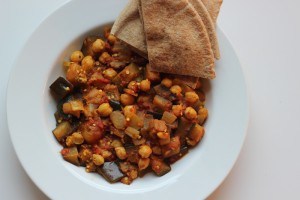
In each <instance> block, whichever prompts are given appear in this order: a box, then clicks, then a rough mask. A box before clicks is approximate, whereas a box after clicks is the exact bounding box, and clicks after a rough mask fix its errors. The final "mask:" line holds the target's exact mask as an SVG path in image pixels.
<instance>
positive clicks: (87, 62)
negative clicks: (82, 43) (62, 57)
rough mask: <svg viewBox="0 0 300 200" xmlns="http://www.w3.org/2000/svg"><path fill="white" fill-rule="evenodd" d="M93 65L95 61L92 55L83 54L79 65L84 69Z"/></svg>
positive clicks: (88, 68) (86, 69)
mask: <svg viewBox="0 0 300 200" xmlns="http://www.w3.org/2000/svg"><path fill="white" fill-rule="evenodd" d="M94 65H95V61H94V59H93V58H92V56H85V57H84V58H83V59H82V61H81V66H82V68H83V69H84V70H85V71H89V70H91V69H92V68H93V67H94Z"/></svg>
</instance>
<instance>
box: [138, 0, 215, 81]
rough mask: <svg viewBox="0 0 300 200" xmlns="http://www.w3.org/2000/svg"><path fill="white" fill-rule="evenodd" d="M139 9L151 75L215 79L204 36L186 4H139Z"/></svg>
mask: <svg viewBox="0 0 300 200" xmlns="http://www.w3.org/2000/svg"><path fill="white" fill-rule="evenodd" d="M141 7H142V13H143V19H144V31H145V35H146V43H147V49H148V58H149V63H150V65H151V68H152V69H153V70H154V71H158V72H163V73H171V74H179V75H187V76H194V77H202V78H208V79H212V78H214V77H215V71H214V56H213V52H212V49H211V44H210V41H209V38H208V34H207V32H206V29H205V26H204V24H203V22H202V20H201V18H200V16H199V15H198V13H197V12H196V10H195V9H194V8H193V6H192V5H191V4H190V3H189V2H188V1H187V0H141ZM187 19H188V20H187ZM195 60H196V61H198V62H195Z"/></svg>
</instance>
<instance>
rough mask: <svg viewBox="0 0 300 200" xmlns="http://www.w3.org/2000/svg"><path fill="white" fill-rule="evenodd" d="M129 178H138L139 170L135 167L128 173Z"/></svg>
mask: <svg viewBox="0 0 300 200" xmlns="http://www.w3.org/2000/svg"><path fill="white" fill-rule="evenodd" d="M128 176H129V178H131V179H132V180H134V179H136V178H137V176H138V172H137V170H135V169H133V170H131V171H130V172H129V174H128Z"/></svg>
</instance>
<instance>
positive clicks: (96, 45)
mask: <svg viewBox="0 0 300 200" xmlns="http://www.w3.org/2000/svg"><path fill="white" fill-rule="evenodd" d="M104 49H105V42H104V41H103V40H101V39H97V40H96V41H95V42H93V44H92V50H93V52H95V53H99V52H101V51H103V50H104Z"/></svg>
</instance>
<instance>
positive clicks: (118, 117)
mask: <svg viewBox="0 0 300 200" xmlns="http://www.w3.org/2000/svg"><path fill="white" fill-rule="evenodd" d="M63 66H64V68H65V71H66V78H63V77H59V78H57V80H56V81H54V82H53V83H52V85H51V86H50V89H51V91H52V94H53V96H55V97H56V99H58V103H57V111H56V112H55V118H56V122H57V126H56V128H55V129H54V130H53V134H54V136H55V138H56V139H57V141H58V142H59V143H60V144H61V145H62V150H61V155H62V157H63V158H64V159H65V160H66V161H68V162H70V163H72V164H74V165H77V166H82V167H85V170H86V172H96V173H99V174H100V175H101V176H103V177H104V178H105V179H106V180H107V181H108V182H110V183H114V182H122V183H124V184H130V183H132V181H133V180H135V179H137V178H138V177H143V176H144V175H145V174H146V173H148V172H153V173H154V174H155V175H157V176H163V175H165V174H166V173H168V172H170V171H171V164H173V163H174V162H176V161H177V160H179V159H180V158H181V157H183V156H184V155H185V154H186V153H188V151H189V149H190V148H192V147H194V146H196V145H197V144H198V143H199V142H200V141H201V139H202V137H203V135H204V132H205V131H204V127H203V123H204V122H205V120H206V118H207V116H208V110H207V109H206V108H205V105H204V103H205V95H204V93H203V91H202V89H201V88H202V85H201V82H200V81H201V79H199V80H198V82H197V86H196V88H195V89H192V88H191V87H189V86H187V85H186V84H184V82H182V81H181V80H180V79H178V78H177V77H176V76H173V75H170V74H162V73H158V72H152V71H151V70H150V68H149V63H148V60H146V59H145V58H143V57H141V56H139V55H138V54H136V53H134V52H133V51H131V50H130V49H129V48H128V47H127V46H126V45H124V44H123V43H122V42H121V41H119V40H118V39H117V38H116V37H114V36H113V35H111V34H110V30H109V29H108V28H106V29H105V30H104V37H102V38H101V37H100V36H89V37H87V38H86V39H85V40H84V42H83V45H82V48H81V50H78V51H74V52H73V53H71V55H70V60H69V61H65V62H64V63H63ZM182 162H184V159H183V160H182Z"/></svg>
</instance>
